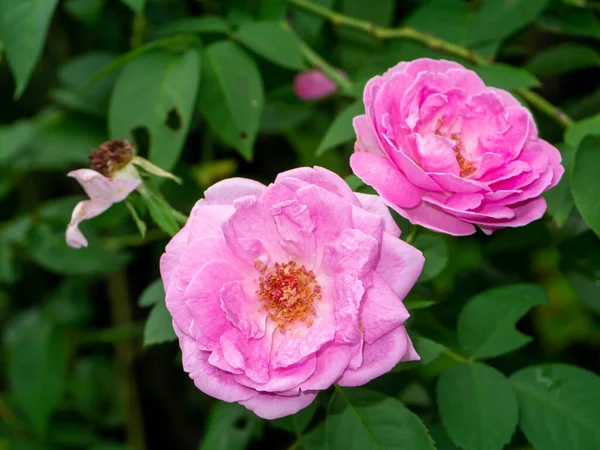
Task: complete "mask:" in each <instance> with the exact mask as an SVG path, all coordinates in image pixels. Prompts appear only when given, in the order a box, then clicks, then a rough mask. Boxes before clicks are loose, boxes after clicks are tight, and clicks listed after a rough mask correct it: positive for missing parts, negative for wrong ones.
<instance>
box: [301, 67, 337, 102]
mask: <svg viewBox="0 0 600 450" xmlns="http://www.w3.org/2000/svg"><path fill="white" fill-rule="evenodd" d="M339 73H340V75H343V76H345V74H344V72H342V71H341V70H340V71H339ZM335 91H337V84H335V83H334V82H333V81H332V80H331V79H329V78H328V77H327V76H326V75H324V74H323V72H321V71H320V70H316V69H314V70H309V71H307V72H301V73H297V74H296V76H295V77H294V93H295V94H296V95H297V96H298V98H299V99H300V100H318V99H320V98H325V97H329V96H330V95H331V94H333V93H334V92H335Z"/></svg>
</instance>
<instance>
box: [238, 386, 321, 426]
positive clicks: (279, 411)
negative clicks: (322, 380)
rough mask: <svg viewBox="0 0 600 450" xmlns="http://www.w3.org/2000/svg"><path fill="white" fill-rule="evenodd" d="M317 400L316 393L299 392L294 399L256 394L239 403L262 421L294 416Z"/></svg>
mask: <svg viewBox="0 0 600 450" xmlns="http://www.w3.org/2000/svg"><path fill="white" fill-rule="evenodd" d="M315 398H317V393H316V392H301V393H300V394H299V395H297V396H295V397H284V396H281V395H277V394H258V395H257V396H255V397H253V398H251V399H249V400H245V401H241V402H240V403H241V404H242V405H244V406H245V407H246V408H248V409H249V410H251V411H253V412H254V413H255V414H256V415H257V416H259V417H262V418H263V419H267V420H273V419H279V418H280V417H285V416H289V415H291V414H295V413H297V412H298V411H300V410H301V409H304V408H306V407H307V406H308V405H310V404H311V403H312V402H313V400H314V399H315Z"/></svg>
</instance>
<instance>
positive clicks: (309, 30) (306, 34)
mask: <svg viewBox="0 0 600 450" xmlns="http://www.w3.org/2000/svg"><path fill="white" fill-rule="evenodd" d="M312 3H314V4H316V5H319V6H322V7H324V8H331V7H333V4H334V3H335V0H312ZM292 25H293V28H294V30H295V31H296V32H297V33H298V34H299V35H300V37H302V38H303V39H304V40H306V41H308V42H312V41H314V40H315V39H316V38H317V36H318V35H319V34H320V33H321V31H322V30H323V26H324V25H325V19H323V18H322V17H319V16H316V15H315V14H311V13H310V12H306V11H303V10H300V9H294V10H292Z"/></svg>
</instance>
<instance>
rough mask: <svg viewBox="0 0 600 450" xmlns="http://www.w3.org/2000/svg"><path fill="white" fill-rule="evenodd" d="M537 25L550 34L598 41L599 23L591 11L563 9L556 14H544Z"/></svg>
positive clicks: (599, 34)
mask: <svg viewBox="0 0 600 450" xmlns="http://www.w3.org/2000/svg"><path fill="white" fill-rule="evenodd" d="M536 22H537V24H538V25H539V26H540V27H542V28H543V29H545V30H546V31H550V32H552V33H558V34H567V35H571V36H583V37H591V38H596V39H600V21H598V19H596V16H595V15H594V12H593V11H588V10H578V9H575V8H565V9H561V10H559V12H558V14H556V15H551V14H544V15H542V16H541V17H540V18H539V19H538V20H537V21H536Z"/></svg>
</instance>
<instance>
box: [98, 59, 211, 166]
mask: <svg viewBox="0 0 600 450" xmlns="http://www.w3.org/2000/svg"><path fill="white" fill-rule="evenodd" d="M199 77H200V56H199V54H198V52H197V51H196V50H193V49H192V50H188V51H187V52H186V53H184V54H182V55H177V54H173V53H170V52H167V51H164V50H155V51H152V52H150V53H146V54H143V55H142V56H139V57H138V58H137V59H136V60H134V61H133V62H131V63H130V64H128V65H127V66H126V67H125V69H123V72H121V74H120V75H119V78H118V79H117V82H116V84H115V88H114V90H113V93H112V96H111V99H110V105H109V111H108V129H109V134H110V136H111V137H112V138H114V139H122V138H123V137H124V136H127V135H128V134H129V133H131V131H132V130H134V129H135V128H138V127H145V128H146V130H147V131H148V133H149V137H150V144H149V147H150V149H149V158H148V159H149V160H150V161H152V162H153V163H154V164H156V165H157V166H160V167H162V168H163V169H165V170H167V171H170V170H171V169H172V168H173V167H174V166H175V164H176V163H177V161H178V160H179V155H180V154H181V149H182V148H183V144H184V142H185V137H186V134H187V130H188V128H189V126H190V121H191V116H192V111H193V108H194V99H195V98H196V90H197V88H198V82H199Z"/></svg>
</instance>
